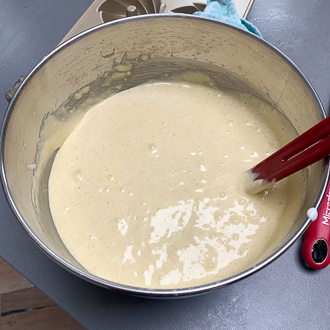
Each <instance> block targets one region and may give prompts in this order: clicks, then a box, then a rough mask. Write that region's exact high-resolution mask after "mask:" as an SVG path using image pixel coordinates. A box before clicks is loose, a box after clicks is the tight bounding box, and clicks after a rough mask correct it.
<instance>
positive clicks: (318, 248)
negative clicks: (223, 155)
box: [312, 239, 329, 264]
mask: <svg viewBox="0 0 330 330" xmlns="http://www.w3.org/2000/svg"><path fill="white" fill-rule="evenodd" d="M328 252H329V247H328V243H327V242H326V241H325V240H324V239H318V240H317V241H315V243H314V245H313V248H312V258H313V260H314V262H315V263H317V264H322V263H323V262H324V261H325V259H326V258H327V256H328Z"/></svg>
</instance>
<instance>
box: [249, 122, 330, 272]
mask: <svg viewBox="0 0 330 330" xmlns="http://www.w3.org/2000/svg"><path fill="white" fill-rule="evenodd" d="M329 135H330V117H328V118H326V119H324V120H322V121H321V122H320V123H318V124H317V125H315V126H313V127H312V128H311V129H309V130H308V131H306V132H305V133H303V134H302V135H300V136H299V137H298V138H296V139H295V140H293V141H292V142H290V143H289V144H287V145H286V146H284V147H283V148H281V149H280V150H278V151H277V152H275V153H274V154H273V155H271V156H269V157H268V158H266V159H265V160H264V161H262V162H261V163H259V164H257V165H256V166H254V167H253V168H252V169H251V170H250V171H249V172H250V173H251V178H252V180H253V181H255V180H262V182H263V184H262V185H261V186H260V187H261V189H260V190H262V187H264V186H265V185H264V184H265V183H266V186H267V183H272V182H274V181H280V180H282V179H284V178H285V177H287V176H289V175H291V174H293V173H295V172H297V171H299V170H301V169H303V168H305V167H307V166H308V165H311V164H313V163H315V162H317V161H318V160H320V159H323V158H325V157H327V156H328V155H329V154H330V136H329ZM329 243H330V185H329V184H328V187H327V192H326V195H325V197H324V199H323V201H322V203H321V206H320V208H319V211H318V216H317V218H316V220H315V221H313V222H312V223H311V224H310V226H309V227H308V229H307V230H306V232H305V240H304V243H303V247H302V253H303V258H304V260H305V262H306V264H307V265H308V266H309V267H311V268H314V269H321V268H325V267H326V266H327V265H328V264H329V263H330V255H329Z"/></svg>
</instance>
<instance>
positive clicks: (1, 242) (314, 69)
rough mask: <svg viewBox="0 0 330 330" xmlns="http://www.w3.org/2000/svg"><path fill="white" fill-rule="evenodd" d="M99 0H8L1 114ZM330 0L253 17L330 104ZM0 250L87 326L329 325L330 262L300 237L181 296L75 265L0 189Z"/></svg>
mask: <svg viewBox="0 0 330 330" xmlns="http://www.w3.org/2000/svg"><path fill="white" fill-rule="evenodd" d="M90 3H91V0H70V1H66V0H57V1H43V0H30V1H11V0H0V6H1V7H0V8H1V11H0V15H1V18H0V38H1V39H0V40H1V43H0V96H2V97H0V109H1V110H0V114H1V120H2V117H3V115H4V113H5V110H6V107H7V102H6V100H5V98H4V95H5V93H6V92H7V91H8V90H9V89H10V88H11V87H12V85H13V83H14V82H15V81H16V80H17V78H18V77H20V76H21V75H23V74H25V73H27V72H28V71H30V70H31V69H32V67H33V66H34V65H35V64H37V63H38V62H39V61H40V60H41V59H42V58H43V57H44V56H45V55H46V54H47V53H49V52H50V51H51V50H52V49H53V48H54V47H56V45H57V44H58V43H59V42H60V40H61V39H62V38H63V37H64V35H65V34H66V33H67V32H68V30H69V29H70V28H71V26H72V25H73V24H74V23H75V22H76V21H77V20H78V18H79V17H80V16H81V15H82V14H83V12H84V11H85V10H86V9H87V7H88V6H89V5H90ZM329 15H330V1H328V0H314V1H310V0H272V1H269V0H255V3H254V5H253V7H252V10H251V12H250V14H249V17H248V19H249V20H250V21H251V22H253V23H254V24H255V25H256V26H257V27H258V28H259V30H260V31H261V33H262V34H263V37H264V38H265V39H266V40H267V41H269V42H270V43H272V44H273V45H275V46H276V47H278V48H279V49H280V50H281V51H282V52H284V53H285V54H286V55H288V56H289V57H290V58H291V59H292V60H293V61H294V62H295V63H296V64H297V66H298V67H299V68H300V69H301V71H302V72H303V73H304V74H305V76H306V77H307V79H308V80H309V81H310V82H311V84H312V85H313V86H314V88H315V90H316V92H317V93H318V95H319V97H320V99H321V102H322V103H323V105H324V108H325V110H326V111H327V113H329V111H330V19H329ZM0 255H1V257H3V258H4V259H5V260H6V261H8V262H9V263H10V264H11V265H12V266H14V267H15V268H16V269H17V270H18V271H19V272H21V273H22V274H23V275H24V276H25V277H26V278H28V279H29V280H30V281H31V282H32V283H34V284H35V285H36V286H37V287H39V288H40V289H41V290H42V291H44V292H45V293H46V294H47V295H48V296H49V297H50V298H52V299H53V300H54V301H55V302H56V303H57V304H58V305H60V306H61V307H62V308H64V309H65V310H66V311H67V312H68V313H70V314H71V315H72V316H73V317H74V318H76V319H77V320H78V321H79V322H80V323H82V324H83V325H84V326H86V327H87V328H88V329H153V328H158V329H310V328H312V327H317V328H321V329H322V328H323V329H327V328H329V324H330V296H329V292H330V268H329V267H328V268H327V269H324V270H321V271H312V270H309V269H307V268H306V267H305V266H304V264H303V262H302V259H301V240H298V241H297V242H296V243H295V244H294V245H293V246H292V247H291V248H290V249H289V250H288V251H287V252H286V253H285V254H284V255H283V256H281V257H280V258H279V259H277V260H276V261H275V262H274V263H272V264H271V265H270V266H268V267H266V268H265V269H263V270H262V271H260V272H259V273H257V274H255V275H253V276H251V277H249V278H247V279H244V280H242V281H240V282H238V283H235V284H233V285H230V286H228V287H225V288H223V289H221V290H217V291H215V292H212V293H209V294H206V295H203V296H199V297H194V298H188V299H181V300H148V299H141V298H136V297H130V296H126V295H124V294H119V293H114V292H111V291H109V290H106V289H103V288H99V287H97V286H95V285H92V284H89V283H87V282H85V281H83V280H81V279H79V278H77V277H75V276H74V275H72V274H70V273H68V272H67V271H65V270H64V269H62V268H61V267H60V266H58V265H57V264H55V263H54V262H53V261H51V260H50V259H49V258H48V257H46V256H45V255H44V254H43V253H42V252H41V251H40V250H39V249H38V248H37V247H36V246H35V245H34V244H33V243H32V241H31V240H30V239H29V238H28V236H27V235H26V234H25V233H24V231H23V229H22V228H21V227H20V225H19V224H18V222H17V221H16V219H15V216H14V214H13V213H12V212H11V209H10V207H9V205H8V204H7V201H6V199H5V197H4V194H3V192H2V190H0Z"/></svg>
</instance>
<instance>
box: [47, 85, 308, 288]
mask: <svg viewBox="0 0 330 330" xmlns="http://www.w3.org/2000/svg"><path fill="white" fill-rule="evenodd" d="M295 137H296V132H295V131H294V129H293V127H292V126H291V124H290V123H289V122H288V121H287V120H286V119H285V118H284V116H283V115H281V114H280V113H279V112H278V111H276V110H275V109H273V108H272V107H270V106H268V105H267V104H265V103H263V102H262V101H261V100H259V99H257V98H255V97H253V96H251V95H248V94H243V93H239V92H236V91H228V90H218V89H216V88H211V87H206V86H201V85H196V84H192V83H179V82H169V81H165V82H152V83H147V84H144V85H140V86H137V87H134V88H132V89H129V90H126V91H124V92H121V93H118V94H116V95H114V96H112V97H110V98H108V99H107V100H105V101H103V102H102V103H100V104H98V105H96V106H95V107H93V108H92V109H91V110H90V111H89V112H88V113H87V114H86V115H85V116H84V117H83V119H82V120H81V122H80V123H79V125H78V126H77V128H76V129H75V130H74V131H73V133H72V134H71V135H70V136H69V138H68V139H67V140H66V141H65V142H64V144H63V145H62V147H61V148H60V150H59V151H58V153H57V155H56V158H55V161H54V163H53V167H52V171H51V175H50V179H49V198H50V207H51V213H52V216H53V219H54V222H55V225H56V228H57V230H58V232H59V234H60V236H61V238H62V240H63V242H64V244H65V245H66V246H67V248H68V249H69V251H70V252H71V253H72V255H73V256H74V257H75V258H76V259H77V260H78V261H79V262H80V263H81V264H82V265H83V266H84V267H85V268H86V269H87V270H88V271H90V272H91V273H93V274H95V275H97V276H99V277H101V278H105V279H107V280H110V281H113V282H117V283H122V284H127V285H130V286H136V287H148V288H164V289H165V288H166V289H167V288H180V287H189V286H195V285H202V284H205V283H211V282H214V281H217V280H220V279H223V278H226V277H229V276H232V275H235V274H237V273H239V272H241V271H243V270H245V269H246V268H248V267H250V266H251V265H253V264H254V263H255V262H256V261H258V260H259V259H258V258H259V257H260V256H261V254H262V252H263V251H264V250H265V249H266V248H267V246H268V245H269V244H270V242H271V240H272V239H273V236H274V233H276V232H277V231H279V230H281V227H282V226H286V224H285V221H287V219H290V218H293V217H294V216H295V215H296V213H297V211H298V210H299V208H300V206H301V203H302V202H303V196H302V195H301V194H300V193H298V192H297V191H299V190H297V189H296V190H294V191H295V193H293V192H292V190H293V189H292V186H294V185H295V184H297V182H298V181H300V183H299V184H301V186H300V187H301V190H300V191H304V189H305V188H304V182H305V181H304V180H303V178H304V175H303V173H300V174H298V175H299V177H296V178H299V180H297V179H296V180H294V179H292V178H291V179H289V180H287V179H286V180H283V181H281V182H279V183H277V184H276V185H274V186H273V187H271V188H270V189H268V190H266V191H263V192H261V193H259V194H257V195H249V194H247V193H245V192H244V190H243V189H241V187H240V184H241V182H240V179H241V177H242V175H241V174H242V172H243V171H244V170H246V169H249V168H251V167H252V166H253V165H255V164H257V163H258V162H260V161H261V160H262V159H264V158H265V157H266V156H268V155H269V154H271V153H273V152H274V151H276V150H277V149H278V148H280V147H281V146H283V145H284V144H285V143H287V142H288V141H289V140H291V139H293V138H295ZM290 180H294V181H292V184H290ZM283 215H285V216H283Z"/></svg>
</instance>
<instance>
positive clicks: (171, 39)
mask: <svg viewBox="0 0 330 330" xmlns="http://www.w3.org/2000/svg"><path fill="white" fill-rule="evenodd" d="M141 56H142V57H141ZM123 57H124V58H125V59H126V58H127V59H128V60H129V61H130V63H131V64H132V66H133V68H132V70H131V72H132V74H131V76H130V77H129V78H127V77H126V78H125V79H126V80H123V81H124V82H125V84H124V85H125V87H124V88H129V87H132V86H134V85H137V84H139V83H142V82H144V81H146V80H149V79H150V78H153V77H156V76H158V75H160V74H164V73H169V72H175V71H182V70H202V71H204V72H206V73H208V74H209V75H210V76H211V77H212V78H213V79H215V80H216V81H217V83H218V85H219V86H223V87H228V88H233V89H236V90H239V91H243V92H247V93H251V94H253V95H255V96H257V97H259V98H261V99H262V100H264V101H266V102H268V103H270V104H271V105H273V106H274V107H276V108H277V109H278V110H279V111H280V112H282V113H283V114H284V115H285V116H287V117H288V118H289V120H290V121H291V122H292V124H293V125H294V127H295V129H296V130H297V132H298V133H299V134H301V133H302V132H304V131H305V130H307V129H308V128H310V127H311V126H313V125H315V124H316V123H317V122H319V121H320V120H322V119H323V118H325V113H324V110H323V109H322V105H321V104H320V101H319V99H318V98H317V96H316V94H315V92H314V91H313V89H312V87H311V86H310V84H309V83H308V82H307V80H306V79H305V78H304V76H303V75H302V74H301V72H300V71H299V70H298V69H297V67H296V66H295V65H294V64H293V63H292V62H291V61H290V60H289V59H288V58H287V57H286V56H285V55H283V54H282V53H280V52H279V51H278V50H276V49H275V48H274V47H273V46H271V45H270V44H269V43H267V42H265V41H264V40H262V39H260V38H258V37H256V36H254V35H252V34H251V33H248V32H245V31H243V30H241V29H238V28H236V27H234V26H231V25H228V24H224V23H221V22H218V21H215V20H210V19H204V18H200V17H194V16H192V15H181V14H178V15H146V16H143V17H133V18H129V19H124V20H120V21H115V22H111V23H108V24H104V25H101V26H98V27H96V28H93V29H91V30H89V31H87V32H85V33H82V34H80V35H79V36H77V37H75V38H73V39H71V40H69V41H68V42H65V43H64V44H62V45H61V46H60V47H58V48H57V49H55V50H54V51H53V52H52V53H51V54H50V55H49V56H47V57H46V58H44V59H43V60H42V61H41V62H40V63H39V64H38V65H37V66H36V67H35V68H34V69H33V70H32V71H31V72H30V74H29V75H28V77H27V78H26V80H25V81H24V83H23V84H22V85H21V87H20V88H19V90H18V92H17V93H16V95H15V96H14V98H13V100H12V102H11V103H10V105H9V107H8V110H7V113H6V115H5V119H4V123H3V127H2V133H1V152H2V158H1V174H2V182H3V187H4V190H5V193H6V195H7V198H8V201H9V203H10V204H11V206H12V208H13V210H14V212H15V214H16V216H17V218H18V220H19V222H20V223H21V225H22V226H23V227H24V229H25V230H26V231H27V233H28V234H29V235H30V237H31V238H32V239H33V241H34V242H35V243H36V244H37V245H38V246H39V247H40V248H41V249H42V250H43V251H44V252H45V253H46V254H47V255H49V256H50V257H51V258H53V259H54V260H55V261H56V262H57V263H59V264H60V265H61V266H63V267H64V268H66V269H67V270H69V271H71V272H72V273H74V274H76V275H78V276H80V277H82V278H84V279H86V280H88V281H90V282H93V283H95V284H97V285H100V286H103V287H106V288H111V289H116V290H120V291H123V292H126V293H130V294H135V295H140V296H146V297H154V298H165V297H183V296H190V295H196V294H201V293H205V292H208V291H211V290H214V289H216V288H220V287H223V286H225V285H228V284H230V283H233V282H235V281H237V280H240V279H242V278H244V277H246V276H248V275H251V274H253V273H254V272H256V271H258V270H260V269H261V268H263V267H264V266H266V265H267V264H269V263H270V262H272V261H273V260H274V259H275V258H277V257H278V256H279V255H280V254H281V253H283V252H284V251H285V250H286V249H287V248H288V247H289V246H290V245H291V244H292V243H293V242H294V241H295V240H296V239H297V238H298V237H299V236H300V235H301V234H302V233H303V232H304V230H305V229H306V228H307V226H308V224H309V222H310V220H309V219H308V218H307V216H306V212H307V210H308V209H309V208H310V207H318V206H319V204H320V200H321V198H322V197H323V195H324V192H325V188H326V182H327V180H328V176H329V168H328V165H327V163H326V162H325V161H320V162H318V163H316V164H314V165H312V166H310V167H309V168H308V191H307V192H306V199H305V203H304V205H303V207H302V208H301V210H300V213H299V215H298V216H297V218H296V219H285V221H286V223H287V226H284V227H283V228H282V229H281V230H279V231H278V232H276V233H274V237H273V241H272V244H270V245H269V247H268V248H267V250H265V251H262V252H261V254H260V256H259V257H258V258H257V259H256V262H255V264H254V265H253V266H252V267H251V268H249V269H246V270H245V271H243V272H242V273H240V274H237V275H235V276H233V277H231V278H227V279H221V280H219V281H218V282H215V283H210V284H208V285H203V286H199V287H192V288H184V289H177V290H154V289H146V288H136V287H129V286H125V285H121V284H118V283H113V282H110V281H106V280H104V279H101V278H98V277H96V276H94V275H93V274H91V273H89V272H88V271H87V270H85V269H84V268H83V267H82V266H81V265H80V264H79V263H78V262H77V261H76V260H75V259H74V258H73V257H72V255H71V254H70V253H69V251H68V250H67V249H66V248H65V246H64V245H63V243H62V241H61V239H60V237H59V235H58V233H57V231H56V229H55V226H54V223H53V220H52V218H51V214H50V211H49V205H48V191H47V189H48V188H47V182H48V175H49V170H50V166H51V160H50V162H49V166H48V167H47V168H45V170H44V175H43V180H42V182H41V185H42V187H41V188H42V189H41V190H40V195H39V196H38V202H39V205H40V207H39V209H35V207H34V204H33V202H32V199H31V182H32V181H31V178H32V175H33V171H32V170H31V169H30V168H29V167H27V166H26V164H33V163H34V162H35V155H36V145H37V142H38V138H39V132H40V127H41V124H42V120H43V118H44V116H45V115H46V114H47V113H49V112H53V111H55V110H56V109H57V108H58V107H59V106H60V105H61V104H62V103H63V102H64V101H65V100H66V99H68V96H69V94H72V93H75V92H76V91H78V90H80V89H81V88H83V87H84V86H86V85H90V86H94V87H95V88H96V89H97V88H98V87H99V83H100V81H102V79H103V77H105V76H106V75H109V74H111V72H112V71H113V68H112V67H113V63H114V59H115V61H116V62H119V61H120V60H121V59H122V58H123ZM123 79H124V78H123ZM95 82H96V83H95ZM116 84H118V81H117V82H116ZM108 87H109V86H108Z"/></svg>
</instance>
